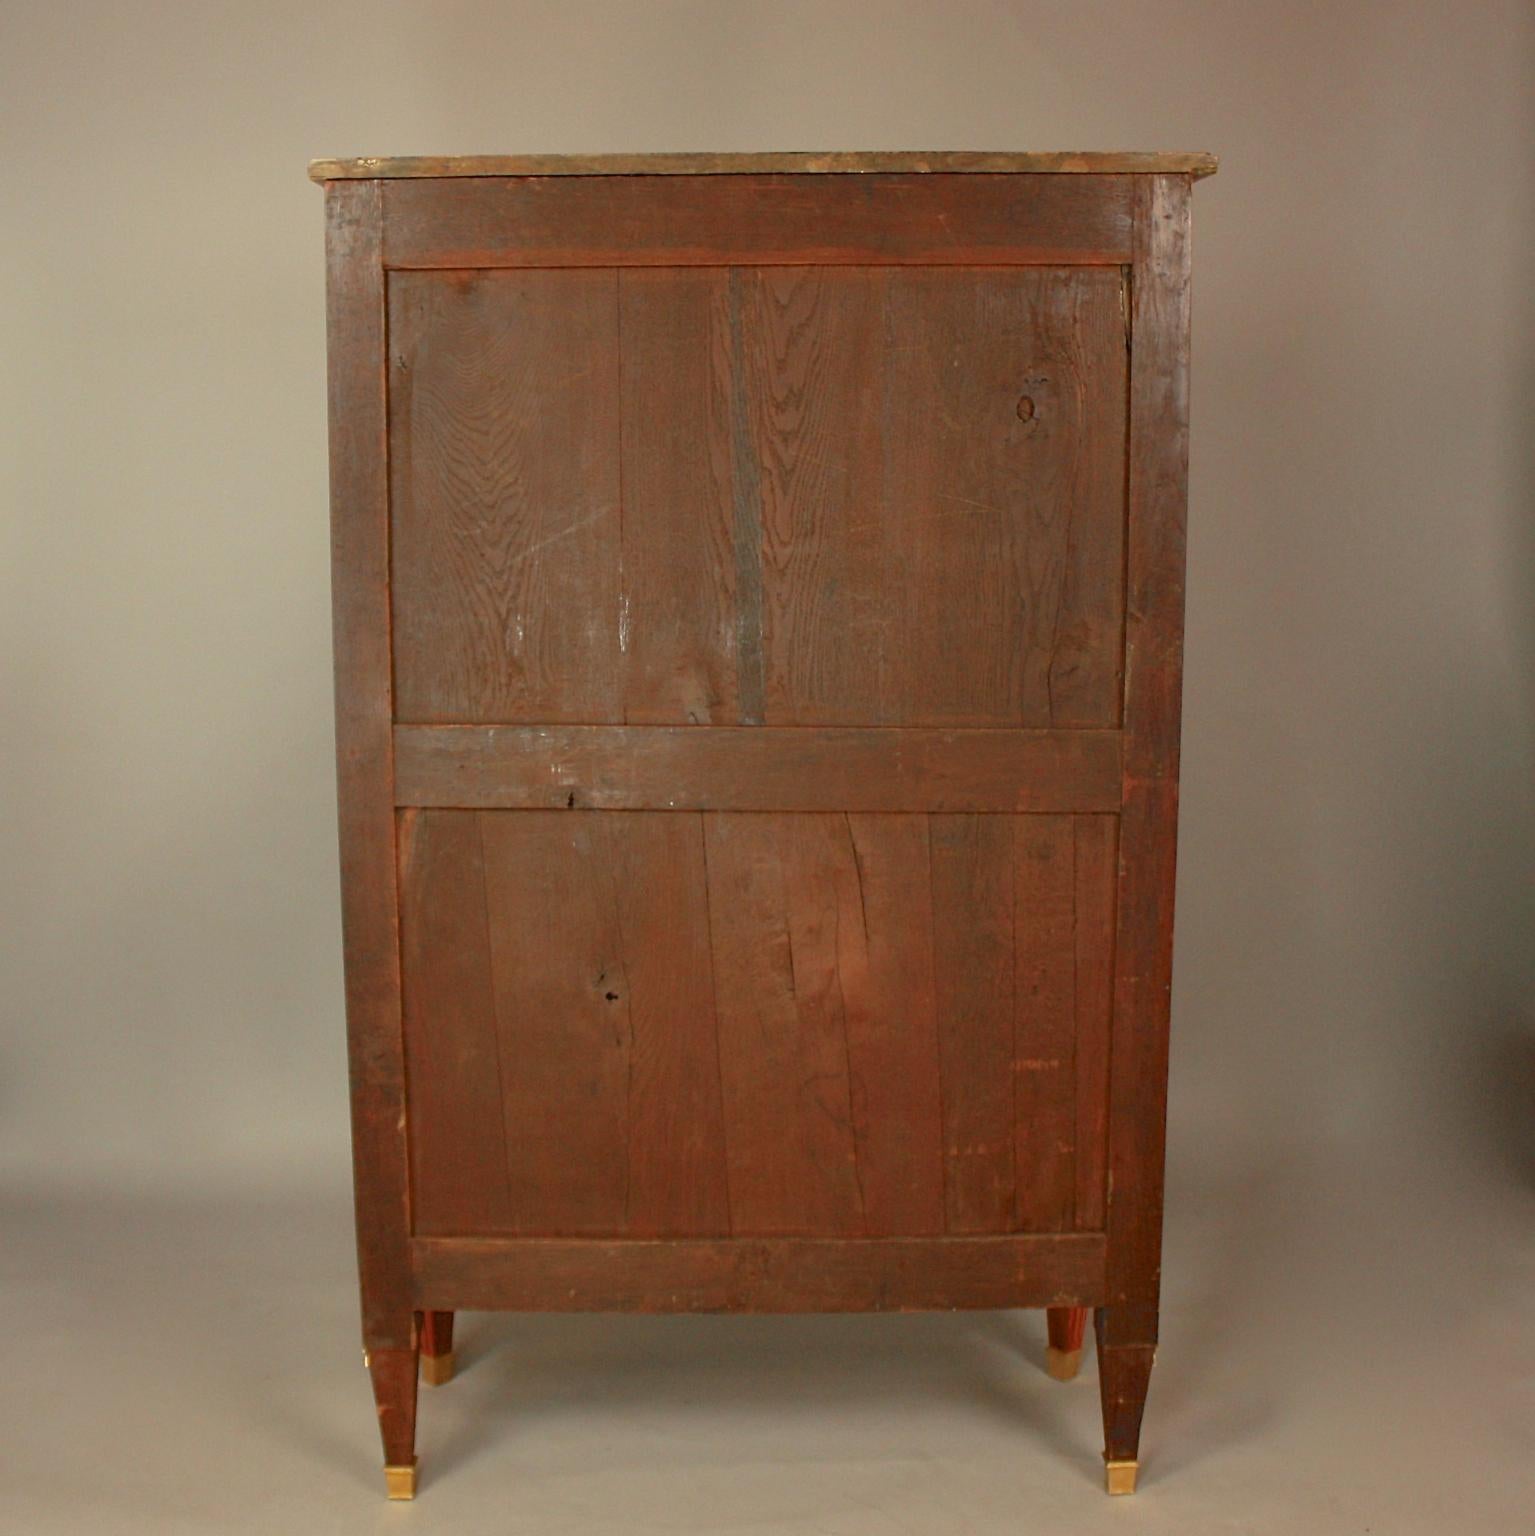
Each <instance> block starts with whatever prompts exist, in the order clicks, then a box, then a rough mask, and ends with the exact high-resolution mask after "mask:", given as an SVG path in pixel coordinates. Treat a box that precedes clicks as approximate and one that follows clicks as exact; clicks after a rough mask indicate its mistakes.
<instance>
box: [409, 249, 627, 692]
mask: <svg viewBox="0 0 1535 1536" xmlns="http://www.w3.org/2000/svg"><path fill="white" fill-rule="evenodd" d="M615 285H616V278H615V276H614V274H613V273H611V272H538V273H523V272H500V273H496V274H494V275H493V276H475V275H473V274H456V275H452V276H444V275H441V274H432V275H430V276H425V275H422V274H416V273H397V274H395V275H394V276H393V277H392V278H391V279H390V283H389V354H390V368H389V408H390V480H391V500H392V505H393V536H394V548H393V570H394V593H393V596H394V667H395V693H396V699H395V711H396V715H397V717H398V718H399V719H401V720H422V721H431V720H437V721H444V720H485V719H490V720H497V719H506V720H515V719H536V720H612V719H619V718H621V717H622V708H621V702H620V697H619V678H618V676H617V674H616V670H615V668H614V665H613V661H614V658H615V657H616V656H617V654H618V648H619V607H618V597H619V588H618V551H619V548H620V544H619V535H618V523H619V438H618V387H617V374H616V370H617V358H618V354H617V310H616V286H615Z"/></svg>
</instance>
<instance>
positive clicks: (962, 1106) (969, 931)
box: [929, 816, 1015, 1233]
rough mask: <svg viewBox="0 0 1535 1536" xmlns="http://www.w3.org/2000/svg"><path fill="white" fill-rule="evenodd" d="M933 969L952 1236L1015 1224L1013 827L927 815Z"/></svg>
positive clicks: (999, 821)
mask: <svg viewBox="0 0 1535 1536" xmlns="http://www.w3.org/2000/svg"><path fill="white" fill-rule="evenodd" d="M929 828H930V836H931V860H932V902H933V964H934V970H935V973H936V984H937V998H938V1047H939V1061H940V1068H939V1070H940V1079H941V1086H942V1098H943V1135H944V1207H945V1228H946V1230H947V1231H949V1232H954V1233H967V1232H1005V1231H1007V1230H1008V1229H1009V1228H1010V1227H1011V1226H1012V1223H1013V1207H1014V1198H1013V1193H1014V1188H1015V1183H1014V1171H1013V1143H1014V1118H1013V1018H1014V1003H1013V995H1014V994H1013V988H1014V968H1015V960H1014V943H1015V938H1014V925H1013V903H1014V896H1015V893H1014V879H1013V825H1012V822H1011V821H1010V820H1009V819H1007V818H1006V817H1001V816H933V817H931V818H930V819H929Z"/></svg>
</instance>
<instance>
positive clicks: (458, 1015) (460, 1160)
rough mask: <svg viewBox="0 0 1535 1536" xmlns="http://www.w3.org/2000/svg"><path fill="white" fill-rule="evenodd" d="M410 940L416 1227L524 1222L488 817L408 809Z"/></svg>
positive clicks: (405, 927) (402, 852) (406, 923)
mask: <svg viewBox="0 0 1535 1536" xmlns="http://www.w3.org/2000/svg"><path fill="white" fill-rule="evenodd" d="M399 861H400V864H399V867H400V874H399V886H400V948H401V969H402V973H403V980H404V997H405V1064H406V1070H407V1085H408V1093H407V1103H408V1109H409V1117H410V1167H411V1192H412V1202H411V1206H412V1210H411V1214H412V1225H413V1228H414V1230H415V1231H416V1232H417V1233H421V1234H437V1235H445V1234H454V1233H463V1232H475V1231H480V1230H487V1229H488V1230H491V1231H507V1230H509V1229H511V1228H512V1227H513V1225H514V1216H513V1207H512V1200H511V1189H510V1185H509V1182H508V1178H509V1175H508V1168H509V1163H508V1160H507V1142H506V1127H505V1124H504V1122H503V1120H502V1112H501V1094H502V1087H503V1080H502V1074H501V1041H500V1034H499V1030H498V1027H497V1022H496V994H495V984H494V979H493V977H492V974H491V962H490V932H489V926H488V914H487V912H486V907H485V888H486V887H485V860H484V850H483V848H482V846H481V840H480V823H479V818H478V817H477V816H476V815H474V814H473V813H472V812H466V811H427V812H421V811H414V810H410V811H403V812H401V814H400V836H399Z"/></svg>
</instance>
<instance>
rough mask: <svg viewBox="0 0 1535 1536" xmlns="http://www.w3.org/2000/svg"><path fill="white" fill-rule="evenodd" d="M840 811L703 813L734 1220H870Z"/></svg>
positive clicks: (754, 1223) (859, 1227) (757, 1230)
mask: <svg viewBox="0 0 1535 1536" xmlns="http://www.w3.org/2000/svg"><path fill="white" fill-rule="evenodd" d="M841 823H842V818H840V817H837V818H831V817H800V816H795V817H788V816H719V815H710V816H706V817H705V818H704V832H705V849H706V855H707V860H708V879H709V909H710V928H711V935H712V946H713V953H714V992H715V1006H716V1009H717V1011H718V1020H719V1061H720V1075H721V1080H722V1084H723V1095H724V1112H725V1147H726V1158H727V1162H728V1167H729V1182H730V1211H731V1219H732V1224H733V1230H734V1231H735V1232H737V1233H742V1234H750V1235H761V1234H775V1233H816V1234H819V1235H823V1236H826V1235H835V1234H844V1233H846V1234H854V1233H859V1232H861V1231H863V1228H864V1210H863V1203H862V1198H861V1195H860V1191H859V1183H858V1149H857V1143H856V1139H855V1136H854V1130H853V1121H852V1097H851V1095H852V1089H851V1084H850V1079H849V1072H848V1053H847V1035H846V1030H845V1028H844V1023H843V1018H842V1003H841V997H840V995H839V994H838V992H837V989H836V940H837V935H836V924H837V921H838V910H837V887H836V875H837V867H838V864H839V863H841V862H842V861H843V860H848V861H850V860H851V857H852V851H851V848H850V847H848V846H847V845H846V844H845V843H840V844H839V842H838V841H837V840H836V838H835V835H834V834H835V829H836V826H838V825H840V824H841Z"/></svg>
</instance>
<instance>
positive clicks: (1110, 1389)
mask: <svg viewBox="0 0 1535 1536" xmlns="http://www.w3.org/2000/svg"><path fill="white" fill-rule="evenodd" d="M1115 1321H1116V1320H1115V1318H1114V1316H1113V1309H1111V1308H1109V1307H1099V1308H1098V1310H1097V1311H1096V1312H1095V1313H1094V1314H1093V1332H1094V1334H1095V1336H1096V1341H1097V1346H1098V1392H1099V1396H1100V1397H1101V1398H1102V1400H1103V1460H1104V1464H1105V1467H1106V1471H1107V1480H1108V1490H1109V1492H1110V1493H1134V1492H1135V1478H1136V1473H1137V1472H1138V1471H1139V1469H1140V1446H1141V1414H1142V1413H1143V1412H1144V1411H1145V1408H1146V1389H1147V1387H1149V1386H1150V1384H1151V1362H1152V1360H1153V1359H1154V1358H1155V1357H1156V1352H1157V1351H1156V1345H1155V1344H1148V1343H1144V1342H1141V1341H1138V1340H1137V1341H1134V1342H1121V1341H1120V1340H1121V1338H1122V1337H1123V1336H1124V1333H1125V1330H1121V1329H1117V1328H1116V1327H1115V1326H1114V1324H1115ZM1131 1336H1132V1338H1133V1334H1132V1335H1131Z"/></svg>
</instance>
